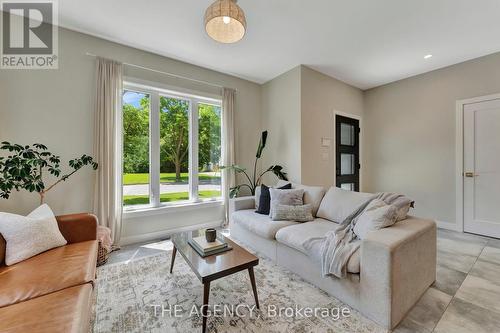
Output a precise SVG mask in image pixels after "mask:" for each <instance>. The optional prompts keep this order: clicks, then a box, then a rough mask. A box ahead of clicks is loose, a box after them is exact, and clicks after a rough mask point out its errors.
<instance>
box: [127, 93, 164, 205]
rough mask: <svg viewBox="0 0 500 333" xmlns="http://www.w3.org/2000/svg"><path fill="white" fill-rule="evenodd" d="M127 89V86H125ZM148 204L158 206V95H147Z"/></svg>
mask: <svg viewBox="0 0 500 333" xmlns="http://www.w3.org/2000/svg"><path fill="white" fill-rule="evenodd" d="M127 87H128V86H127ZM149 101H150V102H149V104H150V105H149V109H150V113H149V177H150V178H149V191H150V196H149V198H150V199H149V200H150V202H149V204H150V205H151V206H153V207H159V206H160V168H158V167H155V166H158V165H160V122H159V121H158V120H157V121H155V119H160V96H159V95H158V93H154V92H153V93H151V94H150V95H149Z"/></svg>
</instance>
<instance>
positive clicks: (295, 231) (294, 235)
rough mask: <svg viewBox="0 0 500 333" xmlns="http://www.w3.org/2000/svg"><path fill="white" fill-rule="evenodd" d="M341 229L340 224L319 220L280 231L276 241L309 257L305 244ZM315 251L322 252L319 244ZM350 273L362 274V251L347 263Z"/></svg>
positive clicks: (357, 252)
mask: <svg viewBox="0 0 500 333" xmlns="http://www.w3.org/2000/svg"><path fill="white" fill-rule="evenodd" d="M338 227H339V225H338V224H336V223H332V222H330V221H328V220H324V219H320V218H317V219H315V220H314V221H311V222H306V223H301V224H297V225H292V226H289V227H286V228H283V229H280V230H278V232H277V233H276V240H277V241H278V242H280V243H281V244H284V245H286V246H289V247H291V248H292V249H295V250H297V251H299V252H302V253H303V254H305V255H309V254H308V252H307V251H306V249H305V247H304V243H305V242H306V241H307V240H308V239H310V238H316V237H324V236H325V234H326V233H327V232H329V231H332V230H335V229H337V228H338ZM317 245H318V248H317V249H314V250H315V251H320V248H319V244H317ZM347 271H348V272H349V273H359V272H360V250H359V249H358V250H357V251H356V252H354V254H353V255H352V256H351V258H350V259H349V261H348V262H347Z"/></svg>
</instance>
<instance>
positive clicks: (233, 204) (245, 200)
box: [229, 196, 255, 216]
mask: <svg viewBox="0 0 500 333" xmlns="http://www.w3.org/2000/svg"><path fill="white" fill-rule="evenodd" d="M254 208H255V197H254V196H246V197H239V198H234V199H230V200H229V216H231V215H232V214H233V213H234V212H236V211H238V210H244V209H254Z"/></svg>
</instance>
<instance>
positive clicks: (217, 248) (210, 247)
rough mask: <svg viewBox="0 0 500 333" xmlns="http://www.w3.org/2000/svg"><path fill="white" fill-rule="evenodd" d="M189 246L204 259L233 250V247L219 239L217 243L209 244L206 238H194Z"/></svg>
mask: <svg viewBox="0 0 500 333" xmlns="http://www.w3.org/2000/svg"><path fill="white" fill-rule="evenodd" d="M189 245H191V246H192V247H193V249H195V250H196V252H198V254H199V255H200V256H202V257H206V256H209V255H212V254H217V253H221V252H225V251H228V250H231V247H230V246H229V245H228V244H227V243H226V242H222V241H220V240H219V239H216V240H215V242H207V239H206V238H205V236H200V237H193V238H192V239H190V240H189Z"/></svg>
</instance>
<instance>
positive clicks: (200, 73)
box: [0, 29, 261, 237]
mask: <svg viewBox="0 0 500 333" xmlns="http://www.w3.org/2000/svg"><path fill="white" fill-rule="evenodd" d="M86 52H90V53H93V54H98V55H101V56H104V57H108V58H113V59H117V60H119V61H123V62H129V63H134V64H140V65H143V66H146V67H151V68H154V69H158V70H161V71H167V72H174V73H177V74H180V75H183V76H187V77H193V78H197V79H200V80H205V81H209V82H212V83H214V84H218V85H222V86H228V87H232V88H235V89H237V98H236V114H235V127H236V131H235V133H236V161H237V162H238V163H239V164H241V165H253V164H252V163H253V156H254V154H255V151H254V150H255V147H254V142H256V141H257V139H258V138H259V132H260V128H261V119H260V116H261V111H260V107H261V103H260V97H261V91H260V86H259V85H257V84H254V83H251V82H248V81H245V80H241V79H238V78H235V77H232V76H229V75H225V74H221V73H218V72H214V71H211V70H208V69H204V68H201V67H197V66H193V65H190V64H187V63H183V62H179V61H175V60H172V59H169V58H165V57H161V56H157V55H154V54H151V53H148V52H144V51H140V50H137V49H134V48H130V47H126V46H122V45H119V44H115V43H112V42H109V41H105V40H102V39H99V38H95V37H91V36H88V35H84V34H80V33H77V32H73V31H69V30H66V29H61V30H60V33H59V69H58V70H37V71H35V70H0V100H1V101H2V106H1V108H0V140H1V141H3V140H9V141H11V142H18V143H22V144H31V143H34V142H41V143H44V144H46V145H47V146H48V147H49V148H50V149H51V151H53V152H54V153H58V154H60V155H61V158H62V160H63V161H64V163H65V164H66V163H67V160H68V159H70V158H73V157H76V156H79V155H81V154H84V153H85V154H91V153H92V128H93V116H92V115H93V94H94V91H93V89H94V62H95V59H94V58H92V57H89V56H86V55H85V53H86ZM127 74H128V75H135V76H139V77H141V78H144V79H154V75H152V74H151V73H149V72H147V71H146V72H145V71H130V70H127ZM162 80H164V81H168V83H170V84H172V85H182V86H184V87H187V88H191V89H196V90H206V91H207V92H209V93H214V89H213V88H209V87H206V86H203V85H192V84H188V83H187V82H183V81H182V80H174V81H172V80H167V79H166V78H163V79H162ZM249 143H251V144H249ZM92 182H93V173H92V171H90V170H88V169H86V170H82V171H81V172H79V173H78V174H76V175H75V176H73V177H71V178H70V179H69V180H68V181H67V182H65V183H62V184H60V185H59V186H57V187H56V188H55V189H54V190H53V191H51V192H49V194H48V195H47V198H46V201H47V203H49V204H50V205H51V207H53V209H54V211H55V213H56V214H64V213H72V212H81V211H89V210H90V209H91V197H92V195H91V194H92V186H93V184H92ZM37 200H38V198H37V195H36V194H33V193H26V192H20V193H14V194H13V195H12V197H11V199H9V200H4V199H0V211H9V212H14V213H27V212H29V211H31V210H32V209H33V208H35V207H36V206H37V203H38V201H37ZM221 212H222V210H220V209H213V210H212V211H211V213H209V214H205V215H204V218H203V219H201V220H199V221H195V220H193V219H191V220H187V219H184V218H182V219H177V218H173V217H170V216H167V218H165V217H161V216H157V217H154V218H152V217H150V218H149V219H148V221H147V223H144V224H142V226H140V227H137V225H134V226H133V228H127V226H125V230H124V236H125V237H127V236H128V235H129V232H128V230H132V229H133V231H134V233H136V232H139V231H141V230H142V231H143V232H150V231H158V230H162V229H165V228H172V227H178V226H183V225H186V224H194V223H196V222H206V221H208V220H211V221H213V220H214V219H219V218H221V216H222V215H221V214H222V213H221ZM130 223H132V224H133V223H134V222H130ZM130 223H129V225H130Z"/></svg>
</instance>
